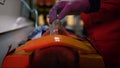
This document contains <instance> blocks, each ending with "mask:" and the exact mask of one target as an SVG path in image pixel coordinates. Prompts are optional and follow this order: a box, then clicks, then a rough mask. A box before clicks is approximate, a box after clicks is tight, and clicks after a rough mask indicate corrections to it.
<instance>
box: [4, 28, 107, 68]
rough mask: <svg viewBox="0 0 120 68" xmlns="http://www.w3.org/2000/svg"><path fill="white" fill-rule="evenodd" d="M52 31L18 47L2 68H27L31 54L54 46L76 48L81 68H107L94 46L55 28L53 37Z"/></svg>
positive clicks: (6, 59) (8, 56)
mask: <svg viewBox="0 0 120 68" xmlns="http://www.w3.org/2000/svg"><path fill="white" fill-rule="evenodd" d="M49 34H50V30H48V31H46V33H44V34H43V36H42V37H41V38H38V39H34V40H30V41H28V42H26V43H25V44H24V45H22V46H20V47H18V48H17V49H16V50H15V51H14V52H13V53H11V54H9V55H7V56H6V57H5V59H4V61H3V64H2V68H27V66H28V64H29V61H30V56H31V54H32V53H33V52H34V51H35V50H37V49H43V48H46V47H52V46H65V47H70V48H75V49H77V50H78V51H79V53H80V68H105V65H104V61H103V58H102V57H101V56H100V54H98V53H97V52H96V50H95V48H93V47H92V45H91V44H90V43H89V42H88V41H86V40H84V39H81V38H79V37H77V36H75V35H73V34H70V33H69V32H68V31H66V30H65V29H64V28H63V29H58V26H56V27H55V32H54V33H53V34H52V35H49Z"/></svg>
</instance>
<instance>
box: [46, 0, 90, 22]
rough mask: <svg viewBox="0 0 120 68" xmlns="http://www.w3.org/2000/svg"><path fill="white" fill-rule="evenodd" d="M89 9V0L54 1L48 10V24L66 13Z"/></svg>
mask: <svg viewBox="0 0 120 68" xmlns="http://www.w3.org/2000/svg"><path fill="white" fill-rule="evenodd" d="M89 9H90V3H89V0H73V1H71V0H63V1H59V2H58V3H56V4H55V5H54V6H53V8H52V9H51V11H50V12H49V16H48V17H49V19H50V24H51V23H52V22H53V21H54V20H56V19H59V20H61V19H62V18H64V17H65V16H66V15H67V14H70V13H74V12H79V13H80V12H84V11H88V10H89Z"/></svg>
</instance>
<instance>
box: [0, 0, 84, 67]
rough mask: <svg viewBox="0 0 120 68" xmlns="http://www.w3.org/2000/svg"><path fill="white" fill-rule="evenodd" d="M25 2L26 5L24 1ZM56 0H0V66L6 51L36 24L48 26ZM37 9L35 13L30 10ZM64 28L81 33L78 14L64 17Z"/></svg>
mask: <svg viewBox="0 0 120 68" xmlns="http://www.w3.org/2000/svg"><path fill="white" fill-rule="evenodd" d="M23 1H24V2H25V3H26V4H27V7H26V5H25V3H23ZM56 2H58V1H57V0H0V67H1V64H2V61H3V59H4V57H5V56H6V53H7V52H8V51H12V50H14V49H15V48H17V47H18V46H19V43H20V42H21V41H23V40H26V39H27V37H28V36H29V34H30V33H31V32H32V31H33V30H34V28H35V25H37V26H48V27H49V24H48V23H49V19H48V13H49V11H50V9H51V8H52V6H53V5H54V4H55V3H56ZM33 9H34V10H35V11H37V13H35V12H34V11H32V10H33ZM64 22H65V26H64V27H65V28H66V29H68V30H70V31H71V32H73V33H74V34H76V35H78V36H82V35H83V26H84V23H83V21H82V20H81V18H80V14H78V15H67V16H66V17H65V18H64Z"/></svg>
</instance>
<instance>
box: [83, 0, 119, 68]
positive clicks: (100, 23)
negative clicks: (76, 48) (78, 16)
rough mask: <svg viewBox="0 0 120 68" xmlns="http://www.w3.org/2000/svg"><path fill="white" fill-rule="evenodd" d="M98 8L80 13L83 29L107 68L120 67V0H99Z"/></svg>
mask: <svg viewBox="0 0 120 68" xmlns="http://www.w3.org/2000/svg"><path fill="white" fill-rule="evenodd" d="M100 5H101V6H100V10H99V11H98V12H93V13H92V12H91V13H88V14H85V13H82V19H83V21H84V24H85V29H86V31H87V33H88V37H89V38H90V40H91V42H92V43H93V45H94V46H95V47H96V48H97V49H98V50H99V52H100V53H101V54H102V56H103V57H104V60H105V62H106V65H107V67H108V68H120V0H101V4H100Z"/></svg>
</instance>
